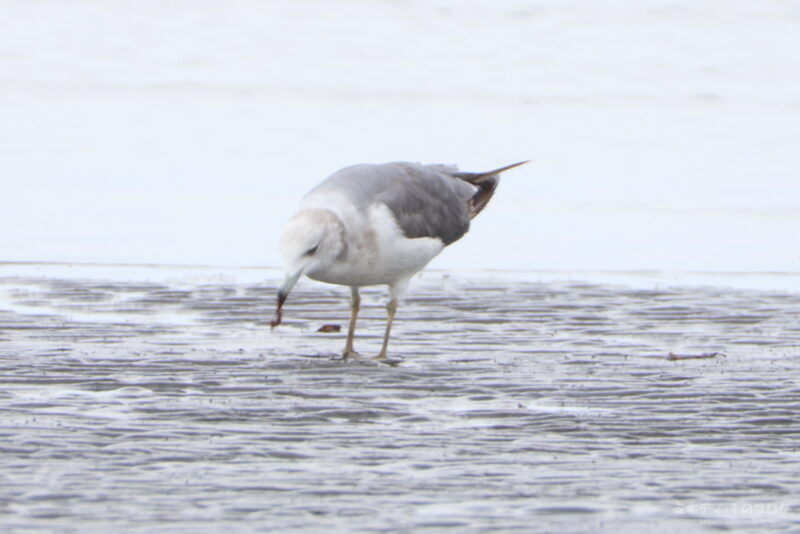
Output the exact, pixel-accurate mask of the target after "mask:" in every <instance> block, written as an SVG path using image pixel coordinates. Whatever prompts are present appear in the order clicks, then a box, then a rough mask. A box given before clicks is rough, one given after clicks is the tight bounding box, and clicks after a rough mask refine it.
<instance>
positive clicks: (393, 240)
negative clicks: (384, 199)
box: [307, 204, 444, 286]
mask: <svg viewBox="0 0 800 534" xmlns="http://www.w3.org/2000/svg"><path fill="white" fill-rule="evenodd" d="M365 222H366V223H367V224H363V223H362V224H359V222H356V224H354V225H347V226H348V230H351V229H354V228H360V229H368V230H366V231H363V230H362V231H361V232H356V233H353V234H351V235H353V236H354V237H356V239H352V240H350V243H349V246H350V248H349V249H348V251H347V255H346V258H345V260H344V261H339V262H335V263H333V264H331V265H328V266H326V267H325V268H324V269H322V270H320V271H311V272H308V273H307V274H308V277H309V278H313V279H314V280H319V281H320V282H328V283H331V284H341V285H346V286H370V285H380V284H389V285H394V284H397V283H405V282H406V281H407V280H408V279H409V278H411V277H412V276H413V275H414V274H415V273H417V272H419V271H420V270H422V269H423V268H424V267H425V266H426V265H427V264H428V262H430V261H431V260H432V259H433V258H434V257H436V255H437V254H439V252H441V251H442V249H443V248H444V243H442V241H441V240H439V239H436V238H431V237H418V238H415V239H408V238H407V237H405V236H404V235H403V232H402V230H401V229H400V228H399V227H398V226H397V222H396V221H395V219H394V216H393V215H392V212H391V210H390V209H389V208H388V207H386V206H385V205H383V204H376V205H374V206H372V207H371V208H370V209H369V211H368V221H365ZM351 231H352V230H351Z"/></svg>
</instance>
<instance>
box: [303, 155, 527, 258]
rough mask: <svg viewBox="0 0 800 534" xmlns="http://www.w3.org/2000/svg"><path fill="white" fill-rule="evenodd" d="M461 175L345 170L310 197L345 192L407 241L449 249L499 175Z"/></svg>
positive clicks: (435, 170)
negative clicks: (383, 216) (384, 211)
mask: <svg viewBox="0 0 800 534" xmlns="http://www.w3.org/2000/svg"><path fill="white" fill-rule="evenodd" d="M516 165H520V163H518V164H514V165H509V166H508V167H503V168H501V169H496V170H493V171H489V172H486V173H465V172H459V171H458V169H457V168H456V167H455V166H449V165H423V164H420V163H407V162H395V163H383V164H377V165H376V164H360V165H353V166H350V167H346V168H344V169H342V170H340V171H337V172H335V173H334V174H332V175H331V176H330V177H329V178H327V179H326V180H324V181H323V182H322V183H320V184H319V185H318V186H317V187H315V188H314V189H312V190H311V191H310V192H309V194H308V195H307V196H308V197H311V196H313V195H316V194H320V193H321V194H327V193H330V192H336V193H341V192H343V191H346V192H347V199H348V200H349V201H350V202H352V203H353V204H354V205H355V206H357V208H358V209H359V210H367V209H368V208H369V207H370V206H371V205H373V204H376V203H380V204H385V205H386V206H387V207H388V208H389V209H390V210H391V211H392V214H393V215H394V217H395V219H396V220H397V224H398V226H399V227H400V229H401V230H402V231H403V235H405V237H408V238H410V239H413V238H418V237H433V238H438V239H440V240H441V241H442V242H443V243H444V244H445V245H449V244H451V243H453V242H455V241H457V240H458V239H459V238H461V237H462V236H463V235H464V234H465V233H467V230H469V223H470V220H471V219H472V218H474V217H475V216H476V215H477V214H478V213H480V211H481V210H482V209H483V207H484V206H485V205H486V203H487V202H488V201H489V199H490V198H491V196H492V194H493V193H494V190H495V188H496V187H497V184H498V182H499V173H501V172H503V171H504V170H507V169H510V168H511V167H515V166H516Z"/></svg>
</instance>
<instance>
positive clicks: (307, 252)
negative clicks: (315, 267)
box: [303, 245, 319, 256]
mask: <svg viewBox="0 0 800 534" xmlns="http://www.w3.org/2000/svg"><path fill="white" fill-rule="evenodd" d="M318 248H319V245H314V246H313V247H311V248H310V249H308V250H306V253H305V254H303V255H304V256H313V255H314V253H315V252H317V249H318Z"/></svg>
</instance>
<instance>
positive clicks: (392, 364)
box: [372, 352, 402, 367]
mask: <svg viewBox="0 0 800 534" xmlns="http://www.w3.org/2000/svg"><path fill="white" fill-rule="evenodd" d="M372 361H374V362H377V363H382V364H384V365H388V366H390V367H397V366H398V365H399V364H400V362H401V361H402V360H395V359H393V358H387V357H386V353H385V352H381V353H380V354H378V355H377V356H375V357H374V358H372Z"/></svg>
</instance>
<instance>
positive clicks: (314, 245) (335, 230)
mask: <svg viewBox="0 0 800 534" xmlns="http://www.w3.org/2000/svg"><path fill="white" fill-rule="evenodd" d="M280 250H281V255H283V259H284V262H285V266H286V278H284V280H283V283H282V284H281V286H280V288H279V289H278V308H277V311H276V313H275V316H276V317H275V320H273V321H272V326H273V327H275V326H277V325H279V324H280V322H281V308H282V307H283V303H284V302H285V301H286V297H287V296H289V293H290V292H291V290H292V288H293V287H294V285H295V284H296V283H297V280H299V279H300V277H301V276H302V275H304V274H307V275H310V276H313V275H314V274H315V273H321V272H324V271H325V270H326V269H327V268H328V267H329V266H330V265H332V264H333V263H334V262H336V261H337V259H339V258H341V257H342V255H343V254H344V252H345V239H344V226H343V225H342V222H341V221H340V220H339V218H338V217H337V216H336V215H335V214H334V213H333V212H331V211H328V210H324V209H307V210H303V211H300V212H299V213H297V214H296V215H295V216H294V217H292V218H291V219H290V220H289V223H288V224H287V225H286V228H285V229H284V231H283V236H282V237H281V243H280Z"/></svg>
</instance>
